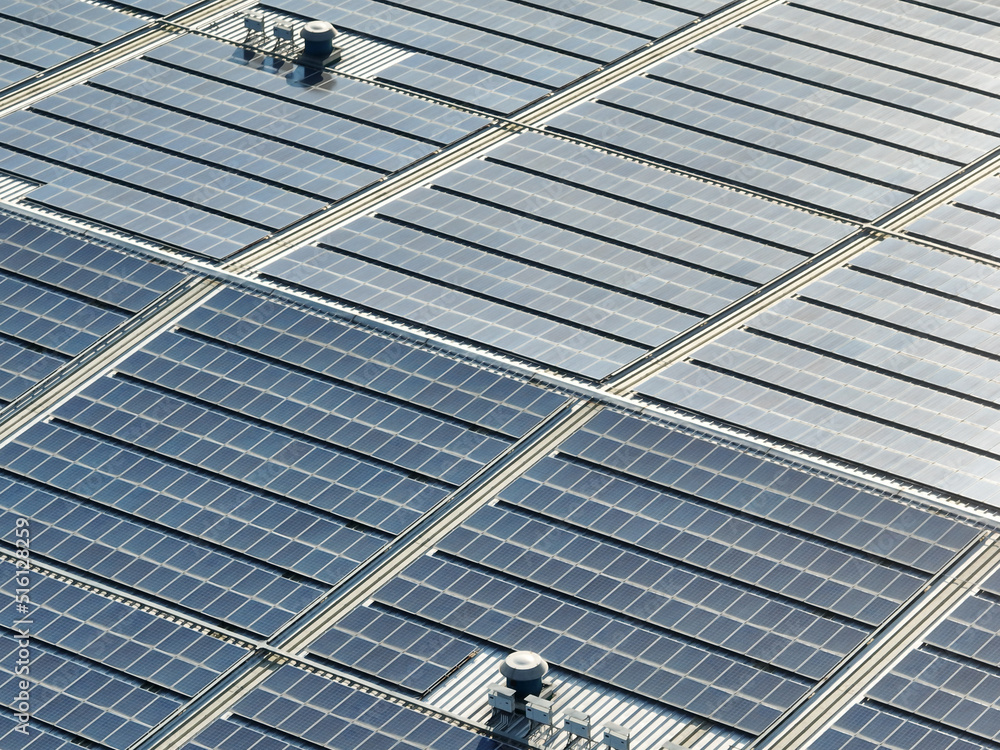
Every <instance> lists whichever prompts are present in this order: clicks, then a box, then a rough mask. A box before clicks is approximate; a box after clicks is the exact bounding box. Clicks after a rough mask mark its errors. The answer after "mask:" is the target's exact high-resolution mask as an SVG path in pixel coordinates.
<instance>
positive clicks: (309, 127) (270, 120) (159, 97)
mask: <svg viewBox="0 0 1000 750" xmlns="http://www.w3.org/2000/svg"><path fill="white" fill-rule="evenodd" d="M90 84H91V87H93V88H98V89H100V91H101V92H108V91H116V92H120V93H121V95H122V96H127V97H129V99H130V103H129V104H126V105H124V106H123V109H124V111H125V112H126V113H130V112H132V111H149V112H156V111H158V110H161V109H162V110H166V111H165V112H162V113H161V114H160V117H163V118H169V115H168V114H167V112H173V113H175V117H176V118H177V119H176V120H172V122H174V121H176V122H178V123H190V124H192V125H193V124H196V123H197V124H200V125H216V124H217V125H216V126H217V127H218V128H230V129H239V131H240V133H245V132H246V131H252V132H254V133H263V134H265V135H266V136H267V138H268V139H270V140H272V141H274V142H275V143H276V144H292V145H295V146H298V147H300V148H301V149H302V150H303V151H307V152H308V153H309V154H313V155H314V156H313V158H312V159H311V160H309V161H307V160H306V159H305V158H304V157H301V156H300V157H299V158H298V159H297V161H296V162H295V163H294V168H293V167H292V166H289V167H286V168H285V169H284V170H282V169H280V168H274V171H275V177H279V176H286V175H287V176H292V175H294V174H296V173H298V172H305V173H308V171H309V169H308V168H309V166H310V164H313V163H315V164H330V163H331V160H334V159H337V158H340V159H343V160H345V164H344V165H343V167H342V168H339V171H338V174H339V175H340V178H341V179H346V178H347V177H348V176H350V175H351V171H350V170H349V169H348V168H347V167H349V166H350V165H351V164H354V163H357V165H358V166H356V167H354V169H355V171H356V172H357V173H358V174H357V175H356V176H355V182H356V184H355V186H360V184H362V183H360V182H357V180H358V179H359V178H360V177H361V176H362V175H365V174H367V175H368V179H375V178H376V177H378V176H379V175H380V174H382V173H384V172H386V171H391V170H394V169H399V168H401V167H403V166H405V165H406V164H407V163H409V162H410V161H411V160H413V159H416V158H419V157H421V156H426V155H427V154H429V153H431V152H432V151H433V150H434V149H435V148H436V147H437V146H438V142H437V141H436V140H435V137H438V134H436V133H435V134H433V135H432V134H431V133H430V129H429V128H427V127H424V128H422V129H421V128H420V127H419V122H409V121H408V120H407V119H403V118H398V117H397V118H396V119H395V120H394V119H393V118H391V109H389V108H388V107H387V106H383V107H377V96H376V95H375V94H376V92H378V91H379V90H378V89H373V88H372V87H371V86H368V85H367V84H363V83H360V82H357V81H351V80H341V81H338V85H337V89H338V91H344V92H345V93H346V94H347V95H349V96H354V97H356V98H357V99H360V100H362V101H364V100H368V103H369V107H368V114H369V116H370V117H371V120H372V121H371V122H367V121H365V120H362V119H361V118H360V117H359V116H358V112H357V111H352V110H354V109H355V108H356V106H357V105H356V104H353V105H352V104H351V103H350V102H349V101H341V100H340V97H336V98H333V99H328V98H324V99H320V100H318V101H317V102H316V103H315V105H313V103H312V102H310V101H308V100H303V101H301V102H297V101H295V97H294V96H293V95H292V94H291V93H288V94H286V95H284V96H279V93H280V92H281V89H276V88H273V87H271V89H269V90H267V91H266V92H265V91H264V90H256V89H254V88H252V87H250V86H248V85H247V81H246V80H244V82H243V85H242V86H238V85H233V84H228V83H226V82H225V81H223V80H218V79H216V78H214V77H209V76H206V75H202V74H199V73H196V72H185V71H183V70H180V69H177V68H174V67H168V66H166V65H161V64H159V63H155V62H153V61H151V60H148V59H140V60H130V61H128V62H126V63H123V64H122V65H119V66H118V67H116V68H113V69H112V70H108V71H105V72H103V73H101V74H99V75H97V76H95V77H94V78H92V79H91V80H90ZM70 91H71V92H72V91H83V92H86V95H87V96H95V95H96V92H91V91H89V90H87V89H82V90H81V89H70ZM80 95H81V96H82V95H83V93H81V94H80ZM346 98H347V97H346V96H345V97H344V99H346ZM389 101H391V99H389ZM310 105H311V106H310ZM321 105H325V108H324V107H323V106H321ZM338 105H339V106H338ZM338 109H339V110H343V112H340V111H338ZM178 110H180V111H178ZM380 110H381V111H380ZM109 112H110V113H112V114H115V113H116V112H117V110H114V109H109ZM380 115H381V117H380ZM380 120H381V123H380ZM380 125H381V127H380ZM390 127H393V128H394V129H390ZM407 128H409V129H410V130H411V131H412V132H409V131H408V130H407ZM423 131H427V132H423ZM213 132H214V131H213ZM234 135H235V134H232V135H231V137H234ZM445 135H447V131H446V132H445ZM235 137H242V136H235ZM316 154H320V155H324V156H326V157H329V159H324V158H320V157H318V156H315V155H316ZM348 162H350V163H348ZM362 167H367V168H369V169H370V170H371V171H370V172H365V171H363V170H362V169H361V168H362ZM263 174H264V176H267V174H266V173H263Z"/></svg>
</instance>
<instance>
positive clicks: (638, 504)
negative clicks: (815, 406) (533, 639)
mask: <svg viewBox="0 0 1000 750" xmlns="http://www.w3.org/2000/svg"><path fill="white" fill-rule="evenodd" d="M713 481H714V483H715V485H716V487H717V489H718V490H720V491H721V490H723V489H724V488H725V487H726V486H730V487H733V488H734V489H735V486H736V482H735V481H734V480H732V479H729V478H723V477H717V478H716V479H715V480H713ZM500 496H501V498H502V499H503V500H504V501H505V502H506V503H510V504H511V505H516V506H517V507H518V508H523V509H525V510H526V511H532V512H534V513H540V514H544V515H545V517H546V519H551V520H552V522H556V523H559V524H560V526H559V530H558V531H557V529H556V527H552V528H551V529H550V530H549V531H548V532H547V533H548V535H554V536H555V537H558V538H559V539H560V541H559V543H558V544H559V545H561V547H560V549H561V550H565V551H566V554H569V552H568V550H570V549H572V550H574V552H573V554H574V556H576V555H578V554H579V552H578V551H576V550H581V549H583V548H585V547H588V548H594V549H596V548H597V547H598V546H599V545H598V542H597V541H594V539H593V537H594V536H598V535H599V536H600V537H602V538H604V539H605V540H606V541H608V542H610V541H617V542H620V543H621V544H624V545H628V548H629V549H631V551H632V554H634V555H644V554H645V555H649V556H651V559H656V560H658V561H659V562H657V563H656V565H651V566H650V570H652V568H653V567H656V566H658V565H660V564H661V563H664V564H669V563H675V564H676V563H681V564H685V563H686V564H687V565H691V566H696V567H698V568H701V569H703V570H705V571H707V572H710V573H714V574H717V575H722V576H726V577H727V578H730V579H732V580H733V581H739V582H741V583H742V584H744V585H749V586H753V587H757V588H759V589H760V590H761V591H762V592H768V591H770V592H774V593H776V594H780V595H784V596H785V597H787V600H788V601H796V602H803V603H806V604H809V605H811V606H814V607H818V608H820V609H823V610H826V611H829V612H831V613H835V614H837V615H841V616H844V617H849V618H852V619H854V620H857V621H858V622H859V623H865V624H867V625H877V624H879V623H880V622H882V621H884V620H885V619H886V618H887V617H888V616H889V615H891V614H892V613H893V612H894V611H895V610H896V609H897V608H898V607H899V606H900V605H902V603H903V602H904V601H906V599H907V598H908V597H909V596H911V595H912V594H913V593H914V592H915V591H917V590H918V589H919V587H920V586H921V585H923V581H924V578H923V577H922V576H919V575H914V574H913V573H909V572H904V571H901V570H895V569H893V568H890V567H887V566H885V565H880V564H877V563H875V562H873V561H871V560H870V559H868V556H867V555H864V554H861V553H859V552H854V551H851V550H844V549H833V548H831V547H829V546H827V545H826V544H824V541H823V540H822V539H821V538H817V537H814V536H809V535H806V534H801V533H796V532H795V531H794V530H793V529H790V528H786V527H782V526H779V525H776V524H773V523H768V522H766V521H765V520H763V519H752V518H746V517H738V516H736V515H735V514H729V513H726V512H725V509H724V507H720V506H719V505H717V504H716V503H717V502H718V501H719V500H720V499H722V497H721V492H716V493H713V495H712V496H710V499H711V500H712V501H714V502H710V503H705V502H699V501H697V500H695V499H694V498H690V497H688V498H684V497H683V496H682V495H680V494H672V493H670V492H668V491H666V489H665V488H660V489H657V488H655V487H651V486H648V485H645V484H643V483H641V482H640V481H638V480H637V479H633V478H629V477H627V476H620V475H617V476H616V475H615V474H613V473H611V472H610V471H602V470H601V469H600V468H598V467H595V466H587V465H581V464H579V463H577V462H574V461H572V460H570V459H569V458H567V457H560V458H546V459H544V460H543V461H541V462H540V463H539V464H537V465H536V466H535V467H532V469H530V470H529V471H528V472H527V473H526V474H525V475H524V476H523V477H522V478H520V479H518V480H517V481H516V482H514V483H513V484H512V485H511V486H510V487H509V488H507V489H506V490H504V491H503V492H502V493H501V495H500ZM567 524H569V525H572V527H573V528H574V529H579V530H580V531H581V532H589V534H588V535H587V536H590V537H591V539H590V540H589V541H584V540H583V539H582V538H581V540H579V541H577V540H575V538H574V537H572V536H571V535H570V532H569V530H567V529H566V528H565V526H566V525H567ZM866 531H867V533H868V535H869V536H871V535H872V534H874V533H876V531H877V529H876V527H875V526H873V525H872V526H867V527H861V528H856V529H855V534H854V535H853V539H854V540H855V543H860V542H861V541H862V540H863V538H864V537H863V534H864V533H865V532H866ZM469 544H470V546H469V550H470V551H471V549H472V548H473V547H474V548H475V549H477V550H479V552H477V553H476V554H485V552H487V551H489V552H490V553H491V554H494V555H496V556H497V557H498V559H502V557H503V556H502V555H499V554H498V553H497V552H496V549H495V546H496V542H495V541H489V542H487V541H485V540H484V541H474V542H470V543H469ZM536 544H541V542H538V543H536ZM552 546H553V547H554V543H553V545H552ZM555 554H557V555H558V554H561V553H555ZM587 554H588V555H590V554H594V557H593V559H594V560H601V559H603V558H602V557H601V556H599V555H596V554H595V553H592V552H588V553H587ZM608 554H609V557H608V559H611V557H614V556H618V555H619V554H621V553H620V552H609V553H608ZM632 559H633V560H637V559H638V558H632ZM565 562H566V563H569V564H572V565H575V564H576V561H575V560H567V561H565ZM555 568H556V570H561V569H563V565H556V566H555ZM595 572H596V571H595ZM648 572H649V571H647V570H646V569H645V568H643V569H642V570H641V571H636V572H635V575H638V576H645V575H646V574H647V573H648ZM526 575H528V576H529V577H533V576H548V575H549V574H548V573H546V572H545V571H544V569H539V570H538V571H537V572H533V573H530V574H526ZM568 577H571V578H573V579H576V580H580V581H581V582H582V583H583V584H587V583H588V582H589V581H590V579H592V578H593V577H594V572H586V573H584V572H582V570H578V571H574V572H573V573H572V574H571V575H569V574H568ZM540 582H543V583H545V585H550V583H551V582H550V581H542V580H540ZM639 588H642V585H641V584H640V586H639ZM626 591H629V590H628V589H627V590H626ZM634 593H635V595H636V597H639V596H640V593H639V592H638V591H635V592H634ZM616 598H621V600H622V606H624V605H626V604H629V603H630V602H629V600H628V596H627V593H626V592H622V593H621V594H616ZM615 606H618V605H617V604H616V605H615Z"/></svg>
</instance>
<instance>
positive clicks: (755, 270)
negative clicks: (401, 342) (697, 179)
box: [266, 135, 847, 377]
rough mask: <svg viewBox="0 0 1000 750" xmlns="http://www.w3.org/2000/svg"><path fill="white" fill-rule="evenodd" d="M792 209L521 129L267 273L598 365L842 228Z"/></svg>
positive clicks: (692, 319)
mask: <svg viewBox="0 0 1000 750" xmlns="http://www.w3.org/2000/svg"><path fill="white" fill-rule="evenodd" d="M537 170H541V171H540V172H538V171H537ZM466 196H467V197H466ZM800 213H801V212H795V216H793V215H791V214H790V213H789V209H785V208H780V207H777V206H774V205H771V204H764V203H762V202H761V201H760V200H759V199H755V198H748V197H746V196H740V195H738V194H736V193H733V192H731V191H725V190H723V189H719V188H713V187H711V186H707V185H703V184H699V185H697V186H695V185H694V184H693V183H692V182H691V181H690V180H688V179H686V178H681V177H678V176H676V175H671V174H668V173H666V172H663V171H662V170H658V169H654V168H650V167H639V166H638V165H635V164H631V163H629V162H627V161H625V160H622V159H619V158H616V157H611V156H607V155H601V154H599V153H598V152H595V151H592V150H589V149H586V148H583V147H581V146H577V145H573V144H568V143H565V142H560V141H556V140H553V139H551V138H546V137H544V136H538V135H531V136H522V137H520V138H519V139H517V142H516V143H515V144H509V145H507V146H504V147H502V148H500V149H497V150H495V151H493V152H491V157H490V160H489V161H478V162H472V163H470V164H467V165H465V166H463V167H461V168H459V169H458V170H456V171H454V172H449V173H447V174H445V175H443V176H442V177H440V178H438V180H437V183H436V185H435V186H434V187H433V188H430V189H422V190H418V191H416V192H414V193H412V194H409V195H407V196H406V197H404V198H401V199H398V200H397V201H393V202H391V203H389V204H388V205H386V206H384V207H383V208H382V209H380V211H379V213H378V214H377V215H376V216H375V217H365V218H362V219H358V220H355V221H353V222H351V223H349V224H347V225H346V226H345V227H343V228H341V229H338V230H336V231H335V232H333V233H331V234H329V235H327V236H325V237H323V238H321V240H320V242H319V244H318V245H317V246H308V247H304V248H302V249H300V250H297V251H294V252H292V253H290V254H289V255H286V256H284V257H283V258H281V259H278V260H276V261H275V262H273V263H272V264H270V265H269V266H268V267H267V268H266V272H267V273H268V274H269V275H271V276H273V277H275V278H278V279H281V280H285V281H291V282H293V283H295V284H296V285H298V286H300V287H305V288H308V289H310V290H312V291H319V292H322V293H325V294H328V295H332V296H339V297H343V298H345V299H347V300H349V301H351V302H353V303H356V304H361V305H364V306H366V307H374V308H376V309H378V310H380V311H383V312H387V313H389V314H391V315H394V316H397V317H400V318H405V319H407V320H415V321H418V322H421V323H423V324H425V325H428V326H430V327H433V328H435V329H438V330H443V331H447V332H449V333H452V334H453V335H459V336H462V337H471V338H473V340H475V341H477V342H479V343H483V344H487V345H489V346H492V347H496V348H501V349H504V350H505V351H508V352H511V353H513V354H516V355H519V356H521V357H525V358H530V359H540V360H541V361H543V362H545V363H546V364H549V365H554V366H558V367H560V368H561V369H565V370H570V371H576V372H579V373H581V374H585V375H588V376H591V377H603V376H604V375H606V374H607V373H608V372H610V371H611V370H612V369H614V368H615V366H620V365H622V364H624V363H625V362H627V361H629V360H630V359H632V358H634V357H635V356H636V354H637V353H638V352H640V351H642V350H643V349H647V348H649V347H652V346H656V345H658V344H660V343H662V342H663V341H665V340H666V339H668V338H670V337H671V336H673V335H676V334H677V333H679V332H681V331H683V330H685V329H687V328H688V327H690V326H691V325H694V324H695V323H697V322H698V321H699V320H700V319H701V318H702V317H703V316H704V315H706V314H710V313H712V312H715V311H716V310H718V309H720V308H721V307H722V306H724V305H725V304H728V303H729V302H731V301H733V300H734V299H736V298H738V297H739V296H742V295H743V294H745V293H747V292H748V291H750V290H751V289H752V288H754V286H755V285H756V284H757V283H759V282H761V281H764V280H767V279H770V278H773V276H774V275H776V274H777V273H779V272H780V271H781V270H784V269H786V268H788V267H790V266H791V265H793V264H794V263H797V262H799V261H800V260H801V257H802V255H803V254H805V253H807V252H809V251H815V250H818V249H820V248H821V247H823V246H825V245H826V244H827V243H828V242H829V241H830V240H831V239H832V238H836V237H838V236H842V235H843V234H845V233H846V232H847V228H846V227H844V226H842V225H839V224H836V223H834V222H829V221H826V220H818V221H814V220H813V219H810V220H808V221H807V222H806V223H805V224H802V225H801V226H800V227H797V228H795V229H791V227H792V226H794V222H796V221H799V220H800V219H801V218H802V217H801V216H800V215H799V214H800ZM757 237H759V238H760V239H759V240H758V239H757ZM779 238H780V240H779ZM778 242H780V243H781V244H782V245H784V247H782V246H781V245H779V246H777V247H776V245H778ZM706 244H707V245H708V246H709V247H711V250H710V256H709V257H706V250H707V249H708V248H707V247H706ZM605 259H606V260H605ZM734 277H735V278H734ZM743 278H745V279H746V281H743Z"/></svg>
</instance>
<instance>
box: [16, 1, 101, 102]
mask: <svg viewBox="0 0 1000 750" xmlns="http://www.w3.org/2000/svg"><path fill="white" fill-rule="evenodd" d="M0 40H2V42H3V59H2V60H0V85H3V86H10V85H13V84H15V83H19V82H20V81H23V80H24V79H26V78H28V77H29V76H32V75H34V74H35V73H37V72H38V71H40V70H42V69H43V68H46V67H48V66H50V65H53V64H55V63H58V62H62V61H63V60H66V59H68V58H70V57H73V56H75V55H79V54H81V53H83V52H86V51H87V50H89V49H91V45H90V44H87V43H86V42H82V41H78V40H75V39H70V38H68V37H66V36H63V35H62V34H58V33H54V32H51V31H46V30H44V29H39V28H35V27H34V26H28V25H27V24H23V23H21V22H19V21H16V20H14V19H10V18H5V19H4V23H3V28H0Z"/></svg>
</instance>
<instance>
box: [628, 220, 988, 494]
mask: <svg viewBox="0 0 1000 750" xmlns="http://www.w3.org/2000/svg"><path fill="white" fill-rule="evenodd" d="M998 282H1000V276H998V275H997V273H996V272H995V270H993V269H992V267H989V266H986V265H984V264H982V263H978V262H976V261H975V260H972V259H968V258H959V257H955V256H952V255H950V254H947V253H943V252H939V251H936V250H931V249H929V248H926V247H921V246H917V245H912V244H909V243H906V242H903V241H901V240H895V239H893V240H886V241H884V242H881V243H879V244H878V245H877V246H876V247H875V248H873V249H872V250H871V251H869V252H866V253H865V254H863V255H861V256H860V257H858V258H856V259H855V260H854V261H852V263H851V265H850V266H849V267H847V268H842V269H839V270H836V271H833V272H831V273H830V274H828V275H826V276H825V277H823V278H822V279H820V280H819V281H816V282H814V283H812V284H810V285H808V286H806V287H805V288H803V289H802V290H801V291H800V292H799V294H798V296H797V297H796V298H795V299H788V300H785V301H783V302H780V303H778V304H777V305H774V306H773V307H772V308H770V309H769V310H768V311H767V312H764V313H762V314H760V315H758V316H756V317H754V318H752V319H751V320H749V321H747V323H746V324H745V325H744V326H743V328H742V329H741V330H738V331H732V332H730V333H727V334H726V335H724V336H722V337H719V338H718V339H717V340H716V341H715V342H713V343H712V344H710V345H708V346H706V347H703V348H702V349H700V350H698V351H696V352H695V353H694V354H693V355H692V356H691V358H690V359H689V360H688V361H686V362H683V363H678V364H675V365H672V366H671V367H668V368H666V369H665V370H664V371H663V372H662V373H660V374H659V375H657V376H655V377H654V378H652V379H651V380H650V381H648V382H647V383H645V384H643V385H642V386H641V387H640V388H639V390H640V391H641V392H642V393H644V394H647V395H649V396H653V397H655V398H657V399H659V400H662V401H666V402H669V403H673V404H677V405H679V406H681V407H683V408H686V409H689V410H691V411H696V412H698V413H702V414H707V415H710V416H711V417H713V418H716V419H722V420H725V421H727V422H731V423H735V424H737V425H740V426H743V427H747V428H749V429H751V430H755V431H757V432H761V433H766V434H769V435H773V436H775V437H777V438H780V439H782V440H786V441H790V442H794V443H797V444H800V445H804V446H806V447H808V448H810V449H813V450H817V451H821V452H823V453H826V454H830V455H833V456H835V457H837V458H840V459H846V460H848V461H853V462H857V463H865V464H868V465H871V466H874V467H876V468H878V469H880V470H882V471H885V472H887V473H890V474H894V475H897V476H899V477H902V478H904V479H906V480H908V481H911V482H914V483H919V484H922V485H928V486H931V487H934V488H936V489H939V490H942V491H945V492H950V493H955V494H961V495H963V496H965V497H970V498H974V499H976V500H980V501H983V502H992V499H993V498H994V497H995V494H996V489H997V479H996V471H997V469H1000V463H998V461H1000V454H998V452H997V446H998V445H1000V436H998V435H997V433H996V430H995V428H994V423H995V420H996V414H997V409H996V405H995V400H996V394H997V389H996V385H995V379H996V372H997V367H998V364H997V358H996V356H995V352H996V351H997V344H996V341H995V338H996V336H995V333H994V331H995V330H996V320H997V319H998V318H997V316H998V314H1000V307H998V306H997V305H996V299H995V298H996V297H997V293H998V290H1000V286H998Z"/></svg>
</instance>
